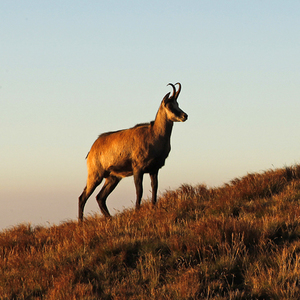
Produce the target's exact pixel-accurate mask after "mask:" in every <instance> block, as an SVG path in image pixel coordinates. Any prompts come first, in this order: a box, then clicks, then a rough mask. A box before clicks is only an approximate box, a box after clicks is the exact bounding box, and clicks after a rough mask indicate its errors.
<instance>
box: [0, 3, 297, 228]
mask: <svg viewBox="0 0 300 300" xmlns="http://www.w3.org/2000/svg"><path fill="white" fill-rule="evenodd" d="M299 12H300V3H298V2H296V1H285V2H282V1H264V2H262V1H257V0H255V1H202V0H200V1H195V0H191V1H177V0H176V1H159V2H158V1H151V2H149V1H148V2H146V1H126V2H124V1H113V2H108V1H100V2H99V1H89V2H84V1H79V0H78V1H68V0H66V1H63V2H61V1H56V0H54V1H51V2H48V1H46V2H44V1H43V2H41V1H37V0H34V1H33V0H29V1H25V2H20V1H4V2H1V3H0V17H1V18H0V25H1V28H2V30H1V47H0V57H1V62H2V64H1V69H0V102H1V111H0V125H1V147H0V151H1V152H0V154H1V168H0V180H1V181H0V182H1V184H0V200H1V205H2V209H1V213H2V215H1V219H0V229H3V228H9V227H10V226H14V225H18V224H19V223H23V222H29V223H31V224H33V225H39V224H40V225H47V224H59V223H60V222H62V221H65V220H73V219H76V218H77V205H78V196H79V195H80V194H81V192H82V190H83V188H84V186H85V183H86V175H87V171H86V161H85V156H86V154H87V153H88V151H89V149H90V147H91V145H92V144H93V142H94V141H95V139H96V138H97V136H98V135H99V134H101V133H103V132H106V131H112V130H118V129H123V128H129V127H132V126H134V125H135V124H137V123H143V122H149V121H151V120H153V119H154V118H155V115H156V112H157V110H158V107H159V104H160V102H161V100H162V98H163V97H164V95H165V94H166V93H168V92H170V91H171V88H170V87H167V84H168V83H169V82H172V83H176V82H178V81H179V82H181V84H182V92H181V94H180V96H179V98H178V102H179V105H180V107H181V108H182V109H183V110H184V111H185V112H186V113H187V114H188V116H189V118H188V120H187V121H186V122H185V123H176V124H174V128H173V133H172V138H171V145H172V150H171V153H170V155H169V158H168V159H167V160H166V164H165V167H163V168H162V169H161V170H160V172H159V195H161V194H163V193H164V191H166V190H168V189H176V188H178V187H179V186H180V185H181V184H184V183H187V184H192V185H196V184H206V185H208V186H210V187H212V186H219V185H222V184H223V183H226V182H228V181H230V180H231V179H234V178H236V177H241V176H244V175H246V174H247V173H252V172H263V171H265V170H267V169H275V168H282V167H284V166H289V165H293V164H296V163H299V161H300V160H299V156H300V154H299V153H300V139H299V134H298V128H299V122H298V119H299V117H298V116H299V111H300V101H299V95H300V73H299V72H300V71H299V70H300V58H299V53H300V42H299V36H300V34H299V33H300V32H299V31H300V20H299ZM98 191H99V188H98V189H97V190H96V192H94V194H93V195H92V196H91V197H90V199H89V200H88V202H87V205H86V208H85V215H88V214H89V213H94V212H95V213H100V210H99V208H98V206H97V203H96V201H95V195H96V193H97V192H98ZM150 196H151V193H150V180H149V176H148V175H145V176H144V196H143V199H147V198H149V197H150ZM134 202H135V188H134V184H133V178H132V177H129V178H126V179H124V180H122V181H121V183H120V184H119V186H118V187H117V188H116V190H115V191H114V192H113V193H112V194H111V195H110V196H109V198H108V200H107V205H108V208H109V210H110V212H112V213H116V212H118V211H122V209H123V208H128V207H134Z"/></svg>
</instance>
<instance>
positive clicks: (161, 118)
mask: <svg viewBox="0 0 300 300" xmlns="http://www.w3.org/2000/svg"><path fill="white" fill-rule="evenodd" d="M172 128H173V122H172V121H170V120H168V118H167V114H166V111H165V109H164V108H163V107H162V105H161V106H160V107H159V109H158V112H157V114H156V117H155V121H154V124H153V131H154V135H155V136H156V137H157V138H161V137H164V138H167V139H170V137H171V133H172Z"/></svg>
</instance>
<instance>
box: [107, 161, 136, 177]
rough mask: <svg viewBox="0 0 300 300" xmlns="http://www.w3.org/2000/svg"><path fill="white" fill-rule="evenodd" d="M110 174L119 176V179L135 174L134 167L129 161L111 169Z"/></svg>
mask: <svg viewBox="0 0 300 300" xmlns="http://www.w3.org/2000/svg"><path fill="white" fill-rule="evenodd" d="M108 172H109V174H111V175H114V176H117V177H128V176H132V174H133V171H132V166H131V163H130V162H129V161H128V162H125V163H124V164H122V165H116V166H111V167H109V168H108Z"/></svg>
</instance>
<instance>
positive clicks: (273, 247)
mask: <svg viewBox="0 0 300 300" xmlns="http://www.w3.org/2000/svg"><path fill="white" fill-rule="evenodd" d="M299 215H300V166H299V165H295V166H291V167H286V168H283V169H277V170H268V171H266V172H264V173H261V174H258V173H255V174H248V175H246V176H244V177H242V178H236V179H233V180H232V181H231V182H229V183H228V184H225V185H223V186H221V187H216V188H207V187H206V186H205V185H197V186H191V185H188V184H183V185H182V186H180V187H179V188H178V189H176V190H173V191H166V192H165V193H164V194H163V195H162V196H161V197H160V199H159V202H158V205H157V207H155V208H152V205H151V203H150V201H144V203H143V205H142V208H141V209H140V211H138V212H136V211H135V210H133V209H128V210H125V211H123V212H122V213H119V214H118V215H116V216H115V217H113V218H112V219H111V220H106V219H104V218H103V217H101V216H99V215H96V214H95V215H92V216H89V217H88V218H87V219H85V220H84V222H83V223H78V222H77V221H69V222H65V223H62V224H60V225H59V226H51V227H33V226H31V225H30V224H20V225H17V226H15V227H13V228H11V229H7V230H4V231H2V232H0V299H50V300H52V299H107V300H108V299H178V300H179V299H298V298H299V296H298V295H299V294H300V290H299V289H300V288H299V286H300V285H299V278H300V221H299Z"/></svg>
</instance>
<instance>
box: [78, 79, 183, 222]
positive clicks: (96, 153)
mask: <svg viewBox="0 0 300 300" xmlns="http://www.w3.org/2000/svg"><path fill="white" fill-rule="evenodd" d="M168 85H170V86H171V87H172V89H173V93H172V95H171V96H170V93H167V94H166V95H165V97H164V98H163V100H162V102H161V104H160V107H159V109H158V112H157V114H156V117H155V120H154V121H152V122H150V123H144V124H138V125H136V126H135V127H132V128H129V129H124V130H119V131H114V132H107V133H103V134H101V135H100V136H99V137H98V139H97V140H96V141H95V142H94V144H93V145H92V147H91V150H90V152H89V153H88V155H87V157H86V159H87V169H88V176H87V184H86V187H85V188H84V190H83V192H82V194H81V195H80V197H79V203H78V204H79V216H78V217H79V220H81V221H82V220H83V210H84V206H85V204H86V201H87V199H88V198H89V197H90V195H91V194H92V193H93V192H94V190H95V189H96V187H97V186H98V185H99V184H100V183H101V181H102V180H103V178H105V183H104V185H103V187H102V189H101V190H100V192H99V194H98V195H97V196H96V200H97V202H98V205H99V207H100V210H101V212H102V214H103V215H104V216H105V217H110V214H109V211H108V209H107V206H106V198H107V197H108V195H109V194H110V193H111V192H112V191H113V190H114V188H115V187H116V186H117V184H118V183H119V182H120V180H121V179H122V178H123V177H127V176H131V175H133V177H134V183H135V188H136V209H139V208H140V203H141V199H142V193H143V175H144V173H149V175H150V178H151V187H152V204H153V205H155V203H156V199H157V187H158V178H157V175H158V171H159V169H160V168H161V167H162V166H164V164H165V160H166V158H167V156H168V154H169V152H170V150H171V145H170V138H171V133H172V127H173V122H184V121H186V120H187V117H188V115H187V114H186V113H185V112H183V111H182V110H181V109H180V108H179V106H178V103H177V98H178V96H179V93H180V91H181V84H180V83H176V84H175V85H178V86H179V88H178V90H177V91H176V88H175V86H174V85H173V84H171V83H169V84H168Z"/></svg>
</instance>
